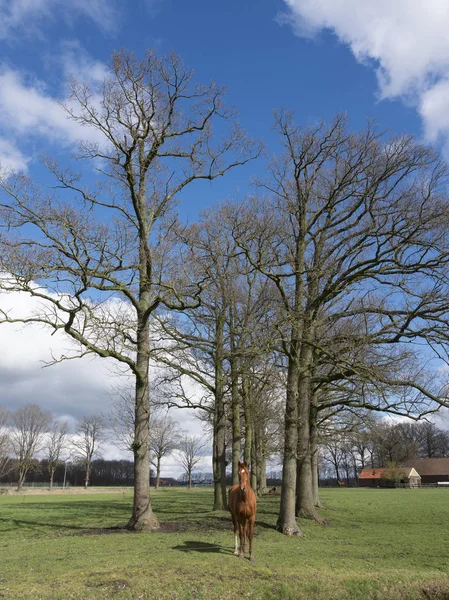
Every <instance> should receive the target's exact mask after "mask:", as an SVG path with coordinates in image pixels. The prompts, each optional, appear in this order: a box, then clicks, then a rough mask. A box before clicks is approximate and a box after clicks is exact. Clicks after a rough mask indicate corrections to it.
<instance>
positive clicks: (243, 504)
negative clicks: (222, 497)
mask: <svg viewBox="0 0 449 600" xmlns="http://www.w3.org/2000/svg"><path fill="white" fill-rule="evenodd" d="M228 508H229V510H230V511H231V515H232V522H233V524H234V554H238V555H239V558H243V555H244V554H245V552H246V538H247V537H248V540H249V559H250V560H251V561H253V560H254V556H253V536H254V522H255V520H256V495H255V493H254V491H253V490H252V488H251V485H250V477H249V471H248V465H247V464H246V462H243V463H242V462H239V482H238V483H237V484H236V485H233V486H232V488H231V489H230V490H229V497H228ZM237 530H238V531H239V534H240V552H239V551H238V550H237Z"/></svg>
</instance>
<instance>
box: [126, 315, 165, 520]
mask: <svg viewBox="0 0 449 600" xmlns="http://www.w3.org/2000/svg"><path fill="white" fill-rule="evenodd" d="M149 350H150V337H149V324H148V321H146V322H143V323H139V327H138V335H137V357H136V367H137V374H136V404H135V419H134V443H133V453H134V502H133V512H132V516H131V519H130V521H129V523H128V529H132V530H134V531H142V530H148V531H154V530H156V529H159V521H158V520H157V518H156V515H155V514H154V513H153V510H152V508H151V501H150V394H149V389H148V384H149Z"/></svg>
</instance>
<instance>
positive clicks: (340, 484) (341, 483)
mask: <svg viewBox="0 0 449 600" xmlns="http://www.w3.org/2000/svg"><path fill="white" fill-rule="evenodd" d="M337 483H338V487H345V482H344V481H337Z"/></svg>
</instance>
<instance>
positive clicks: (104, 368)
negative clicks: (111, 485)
mask: <svg viewBox="0 0 449 600" xmlns="http://www.w3.org/2000/svg"><path fill="white" fill-rule="evenodd" d="M38 302H39V301H38V300H36V299H33V298H30V297H29V296H28V295H27V294H25V293H19V292H14V293H4V292H3V293H2V292H0V306H1V308H2V309H3V310H5V311H7V312H9V314H10V315H11V316H18V315H21V316H27V315H31V314H33V312H34V311H35V309H36V306H37V304H38ZM115 302H119V301H118V300H115ZM75 349H76V346H75V345H74V343H73V342H72V340H71V339H70V338H69V337H68V336H66V335H65V334H63V333H58V334H55V335H51V331H50V330H49V329H48V328H46V327H44V326H41V325H38V324H30V325H27V326H25V327H24V326H22V325H20V324H2V325H0V381H1V386H0V405H2V406H4V407H6V408H7V409H9V410H11V411H14V410H15V409H17V408H22V407H23V406H25V405H27V404H31V403H33V404H37V405H38V406H39V407H40V408H42V409H43V410H49V411H51V413H52V414H53V416H54V417H55V418H57V419H58V420H62V421H68V422H69V425H70V430H71V432H72V433H73V432H74V430H75V425H76V423H77V421H78V420H79V419H80V418H82V417H83V416H84V415H93V414H103V415H107V414H108V413H109V412H110V408H111V400H112V398H113V396H114V393H115V392H116V390H117V388H118V387H119V386H120V385H123V376H122V375H121V376H120V377H118V376H117V377H116V376H114V373H117V370H116V363H115V361H113V360H112V359H104V358H99V357H94V356H91V357H84V358H82V359H76V360H68V361H65V362H61V363H59V364H56V365H54V366H51V367H47V368H43V366H44V361H49V360H51V357H52V355H54V356H60V355H61V354H66V355H68V354H71V351H74V350H75ZM189 393H191V394H192V395H193V394H194V386H191V387H189ZM197 393H198V396H200V395H201V391H198V392H197ZM197 414H198V413H196V412H195V411H191V410H185V409H171V410H170V416H172V417H173V418H175V419H176V420H177V421H178V422H179V424H180V426H181V428H182V429H183V431H185V432H186V433H188V434H190V435H201V436H202V437H204V439H205V440H206V439H207V438H206V436H205V434H204V431H203V426H202V424H201V423H200V421H198V419H197V418H196V415H197ZM209 445H210V444H209ZM102 456H103V457H104V458H105V459H109V460H110V459H119V458H126V459H128V460H131V459H132V456H131V454H130V453H129V452H128V453H127V452H124V451H122V450H120V449H119V448H117V447H116V446H114V445H113V444H111V443H105V444H103V449H102ZM211 461H212V459H211V456H210V455H209V456H205V457H204V458H203V459H202V467H203V470H204V471H205V472H211V470H212V462H211ZM181 474H182V467H181V466H180V465H179V464H178V463H177V462H176V460H175V458H174V457H173V456H167V457H165V458H164V459H163V460H162V476H163V477H164V476H165V477H177V476H179V475H181Z"/></svg>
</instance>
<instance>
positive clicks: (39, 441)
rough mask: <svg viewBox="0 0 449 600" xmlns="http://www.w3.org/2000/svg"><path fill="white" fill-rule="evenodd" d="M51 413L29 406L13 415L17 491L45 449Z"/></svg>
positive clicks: (12, 437) (12, 438)
mask: <svg viewBox="0 0 449 600" xmlns="http://www.w3.org/2000/svg"><path fill="white" fill-rule="evenodd" d="M51 420H52V416H51V413H50V412H48V411H43V410H42V409H40V408H39V406H37V405H36V404H27V405H26V406H24V407H23V408H18V409H17V410H16V411H15V412H13V413H12V416H11V423H12V431H11V446H12V450H13V454H14V456H15V459H16V467H17V470H18V480H17V490H18V491H20V490H21V489H22V487H23V484H24V481H25V478H26V476H27V473H28V472H29V471H30V469H32V468H33V466H34V465H35V462H36V455H37V454H38V453H39V452H40V451H41V450H42V449H43V448H44V444H45V437H44V436H45V433H46V432H47V431H48V429H49V427H50V423H51Z"/></svg>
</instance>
